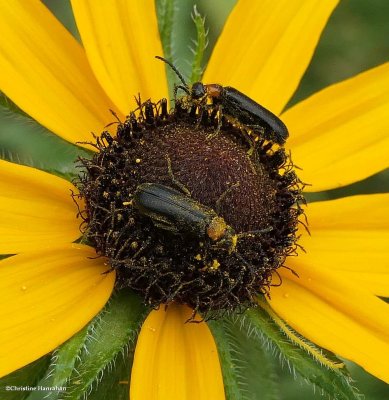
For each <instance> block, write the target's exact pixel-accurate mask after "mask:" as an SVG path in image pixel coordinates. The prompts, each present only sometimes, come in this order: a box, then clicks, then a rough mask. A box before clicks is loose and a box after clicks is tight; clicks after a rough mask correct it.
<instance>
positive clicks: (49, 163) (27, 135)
mask: <svg viewBox="0 0 389 400" xmlns="http://www.w3.org/2000/svg"><path fill="white" fill-rule="evenodd" d="M0 120H1V125H0V127H1V132H0V158H1V159H3V160H7V161H11V162H14V163H17V164H23V165H27V166H31V167H34V168H38V169H41V170H43V171H46V172H50V173H52V174H55V175H58V176H61V177H63V178H65V179H68V180H72V179H73V178H74V177H76V176H77V175H78V174H79V173H80V170H79V168H77V167H76V164H75V160H77V158H78V157H85V158H91V156H92V154H93V153H92V152H91V151H88V150H86V149H83V148H81V147H79V146H76V145H74V144H72V143H69V142H67V141H65V140H64V139H61V138H60V137H58V136H56V135H55V134H53V133H52V132H50V131H49V130H47V129H46V128H44V127H43V126H42V125H40V124H39V123H38V122H36V121H35V120H34V119H32V118H31V117H30V116H28V115H27V114H26V113H25V112H23V111H22V110H20V108H18V107H17V106H16V105H15V104H14V103H13V102H12V101H11V100H10V99H8V98H7V97H6V96H5V95H4V94H3V93H1V92H0Z"/></svg>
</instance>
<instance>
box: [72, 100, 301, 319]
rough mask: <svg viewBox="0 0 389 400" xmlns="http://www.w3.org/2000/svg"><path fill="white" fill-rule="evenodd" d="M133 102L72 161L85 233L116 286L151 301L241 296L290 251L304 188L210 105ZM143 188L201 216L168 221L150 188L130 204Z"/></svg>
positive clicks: (220, 303) (217, 302) (273, 153)
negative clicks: (77, 165)
mask: <svg viewBox="0 0 389 400" xmlns="http://www.w3.org/2000/svg"><path fill="white" fill-rule="evenodd" d="M136 111H137V115H136V114H135V113H131V114H130V116H129V117H128V118H127V120H126V121H125V122H124V123H121V122H120V123H118V129H117V134H116V137H112V136H111V135H110V134H109V133H107V132H104V133H103V134H102V135H101V137H100V138H98V139H97V142H96V144H95V146H96V148H97V150H98V152H97V153H96V155H95V156H94V157H93V159H92V160H88V159H82V160H81V162H82V164H83V166H84V167H85V170H86V173H85V174H84V175H83V176H81V177H80V181H79V184H78V187H79V189H80V193H81V196H82V197H83V198H84V200H85V204H86V210H85V215H86V216H85V223H86V225H85V226H86V228H85V230H84V233H85V236H86V238H87V239H88V240H89V242H90V243H91V244H92V245H93V246H94V247H95V248H96V250H97V252H98V254H101V255H103V256H106V257H107V258H108V260H109V264H110V267H111V268H112V269H115V270H116V271H117V273H118V285H126V286H129V287H131V288H132V289H134V290H135V291H137V292H138V293H139V294H140V295H141V296H143V297H144V299H145V302H146V303H148V304H151V305H152V306H154V307H156V306H158V305H159V304H161V303H169V302H171V301H176V302H178V303H182V304H187V305H189V306H190V307H192V308H193V309H194V310H195V311H199V312H202V313H206V314H207V315H210V314H209V312H212V311H216V310H223V309H236V308H241V307H247V306H249V305H252V304H253V302H254V298H255V296H256V295H258V294H259V293H267V292H268V289H269V286H270V285H271V284H272V283H271V279H272V274H273V273H274V272H275V271H277V269H278V268H280V267H282V266H284V262H285V258H286V257H287V256H288V255H291V254H293V253H295V251H296V231H297V224H298V217H299V215H300V214H301V213H302V210H301V207H300V203H301V201H303V198H302V196H301V188H302V185H301V182H300V181H299V180H298V178H297V176H296V174H295V172H294V171H293V169H292V167H293V165H292V162H291V160H290V157H289V156H288V155H287V154H286V153H285V150H284V149H283V148H275V147H276V146H274V145H273V144H272V143H269V142H266V141H265V140H262V139H261V138H260V135H259V136H257V135H254V134H253V133H252V132H250V130H249V129H248V128H246V127H244V126H240V125H239V124H236V123H235V124H232V123H231V122H229V121H227V120H226V119H225V118H224V117H223V116H221V115H220V110H218V109H217V108H215V107H199V106H197V105H195V104H194V103H191V102H190V101H189V102H188V101H187V99H186V100H177V102H176V106H175V108H174V109H173V110H172V111H170V112H168V111H167V103H166V100H161V101H160V102H159V103H156V104H154V103H151V102H150V101H148V102H145V103H143V104H142V103H140V101H139V109H138V110H136ZM146 183H147V184H151V185H146V186H145V185H144V186H140V185H142V184H146ZM155 184H158V185H163V186H156V185H155ZM145 187H146V188H148V187H151V188H152V189H153V190H157V191H161V190H162V192H163V194H167V196H168V200H170V199H171V198H172V199H173V206H174V207H176V206H179V207H180V206H184V208H185V207H186V208H188V207H189V212H192V211H193V209H196V210H197V212H198V213H200V215H202V217H200V220H199V222H197V220H195V219H193V218H194V217H193V218H192V216H191V215H192V214H190V216H189V217H188V218H186V217H185V216H186V215H188V214H185V215H184V219H183V220H182V219H180V218H181V217H180V218H177V220H174V221H173V222H172V220H171V218H170V217H168V216H167V212H168V211H171V212H173V214H174V213H175V212H177V213H178V211H177V210H178V209H177V208H173V211H172V208H171V205H170V203H169V202H168V201H167V200H166V199H165V200H164V199H162V200H161V198H160V197H157V198H156V203H155V202H154V203H153V207H157V211H158V212H157V213H155V212H154V213H151V212H150V209H149V208H147V207H146V208H142V207H140V206H139V204H138V203H139V202H141V203H142V202H143V201H144V200H142V198H140V197H139V198H138V194H139V192H140V191H141V192H142V190H143V191H144V190H145V189H144V188H145ZM161 188H162V189H161ZM170 189H171V191H172V192H171V191H170ZM142 193H143V192H142ZM171 193H173V194H171ZM146 194H147V193H146ZM157 194H159V192H158V193H157ZM134 195H135V198H134ZM147 195H149V194H147ZM169 196H173V197H169ZM141 206H144V204H141ZM164 207H165V208H166V207H168V211H166V209H165V208H164ZM169 207H170V208H169ZM199 210H200V211H199ZM154 211H155V210H154ZM186 212H187V210H185V213H186ZM201 213H202V214H201ZM177 215H178V214H177ZM196 215H197V214H196ZM175 216H176V215H173V217H175ZM169 218H170V219H169ZM196 218H197V217H196ZM201 218H203V219H201ZM215 218H216V219H215ZM211 220H212V221H213V222H212V223H213V224H214V225H215V226H216V230H215V226H213V227H212V226H210V224H211ZM220 221H222V222H220ZM203 228H204V229H203ZM211 232H212V233H211Z"/></svg>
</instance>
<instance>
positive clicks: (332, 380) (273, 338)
mask: <svg viewBox="0 0 389 400" xmlns="http://www.w3.org/2000/svg"><path fill="white" fill-rule="evenodd" d="M261 303H262V302H261ZM264 307H265V308H266V311H265V310H264V309H263V308H255V309H249V310H247V311H246V312H245V314H244V315H243V316H239V317H237V319H236V324H238V325H239V326H241V329H242V331H244V332H246V333H247V334H248V335H249V336H250V337H252V338H253V340H255V341H257V342H258V343H263V344H264V345H265V346H267V347H268V346H269V344H270V345H271V347H273V349H275V350H276V351H277V352H278V353H279V354H280V355H281V360H283V362H284V363H286V364H287V365H288V366H289V368H290V369H291V370H292V371H293V372H294V371H296V372H298V374H300V375H301V376H302V377H303V378H305V380H307V381H308V382H310V383H312V384H313V385H314V386H318V387H320V388H321V389H322V390H323V391H324V392H325V393H327V394H328V395H329V397H330V398H331V399H334V400H335V399H336V400H353V399H361V397H363V396H362V395H361V394H360V393H359V392H358V391H357V389H356V388H355V387H353V385H352V379H351V377H350V375H349V373H348V371H347V369H346V367H345V365H344V364H343V363H342V362H341V361H340V360H339V359H337V358H336V356H335V355H333V354H332V353H330V352H328V351H326V350H324V349H321V348H318V347H317V346H316V345H314V344H313V343H311V342H309V341H308V340H307V339H305V338H302V337H301V336H299V335H298V334H297V333H296V332H295V331H293V329H292V328H290V327H289V326H287V325H286V324H285V322H283V321H282V320H281V319H279V317H278V316H276V315H275V314H274V315H272V316H270V315H269V314H268V312H270V313H272V311H271V309H270V307H269V306H267V305H266V304H265V303H264ZM267 311H268V312H267ZM273 318H275V320H276V321H277V323H276V322H275V320H274V319H273Z"/></svg>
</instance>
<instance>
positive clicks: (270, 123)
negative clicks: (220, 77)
mask: <svg viewBox="0 0 389 400" xmlns="http://www.w3.org/2000/svg"><path fill="white" fill-rule="evenodd" d="M156 58H158V59H159V60H162V61H164V62H165V63H166V64H168V65H169V66H170V68H172V70H173V71H174V72H175V73H176V75H177V76H178V78H179V79H180V81H181V82H182V85H178V86H176V88H175V95H176V94H177V90H178V89H182V90H184V92H185V93H186V94H187V95H188V96H189V97H190V98H191V99H193V100H195V101H200V102H201V103H202V104H207V102H208V101H211V104H214V105H217V106H219V107H220V109H221V110H222V112H223V114H224V115H226V116H227V117H228V116H229V117H232V118H234V119H236V120H237V121H238V122H239V123H240V124H242V125H245V126H247V127H248V128H251V129H253V130H255V129H260V130H262V131H263V134H264V137H265V139H267V140H270V141H273V142H275V143H277V144H278V145H280V146H282V145H284V144H285V141H286V139H287V138H288V136H289V132H288V128H287V127H286V125H285V124H284V123H283V122H282V121H281V120H280V119H279V118H278V117H277V116H276V115H275V114H273V113H272V112H271V111H269V110H268V109H266V108H265V107H263V106H261V105H260V104H258V103H257V102H255V101H254V100H252V99H251V98H250V97H248V96H246V95H245V94H244V93H242V92H240V91H239V90H237V89H235V88H233V87H230V86H222V85H219V84H216V83H211V84H204V83H202V82H195V83H193V85H192V87H191V88H190V87H189V86H188V84H187V83H186V82H185V80H184V78H183V76H182V75H181V73H180V72H179V71H178V70H177V68H176V67H175V66H174V65H173V64H172V63H171V62H170V61H168V60H166V59H165V58H163V57H159V56H156Z"/></svg>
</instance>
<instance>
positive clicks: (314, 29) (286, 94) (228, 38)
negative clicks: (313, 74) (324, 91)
mask: <svg viewBox="0 0 389 400" xmlns="http://www.w3.org/2000/svg"><path fill="white" fill-rule="evenodd" d="M337 4H338V0H328V1H320V0H314V1H313V0H300V1H289V0H279V1H276V2H275V1H270V0H267V1H252V0H240V1H239V2H238V3H237V5H236V6H235V8H234V9H233V11H232V12H231V15H230V16H229V18H228V20H227V23H226V25H225V27H224V29H223V32H222V34H221V36H220V38H219V40H218V42H217V44H216V46H215V49H214V51H213V53H212V56H211V59H210V61H209V64H208V67H207V70H206V72H205V75H204V82H208V83H212V82H218V83H221V84H222V85H229V86H233V87H235V88H237V89H239V90H240V91H242V92H244V93H245V94H247V95H248V96H249V97H251V98H253V99H254V100H256V101H257V102H259V103H261V104H262V105H264V106H265V107H267V108H268V109H269V110H271V111H272V112H273V113H275V114H279V113H280V112H281V110H282V109H283V108H284V107H285V105H286V103H287V102H288V100H289V99H290V97H291V96H292V94H293V93H294V91H295V90H296V88H297V86H298V84H299V82H300V79H301V77H302V76H303V74H304V72H305V70H306V68H307V66H308V64H309V62H310V60H311V58H312V55H313V52H314V50H315V47H316V45H317V42H318V40H319V37H320V34H321V32H322V31H323V28H324V26H325V24H326V22H327V20H328V18H329V16H330V14H331V12H332V11H333V10H334V8H335V7H336V5H337Z"/></svg>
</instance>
